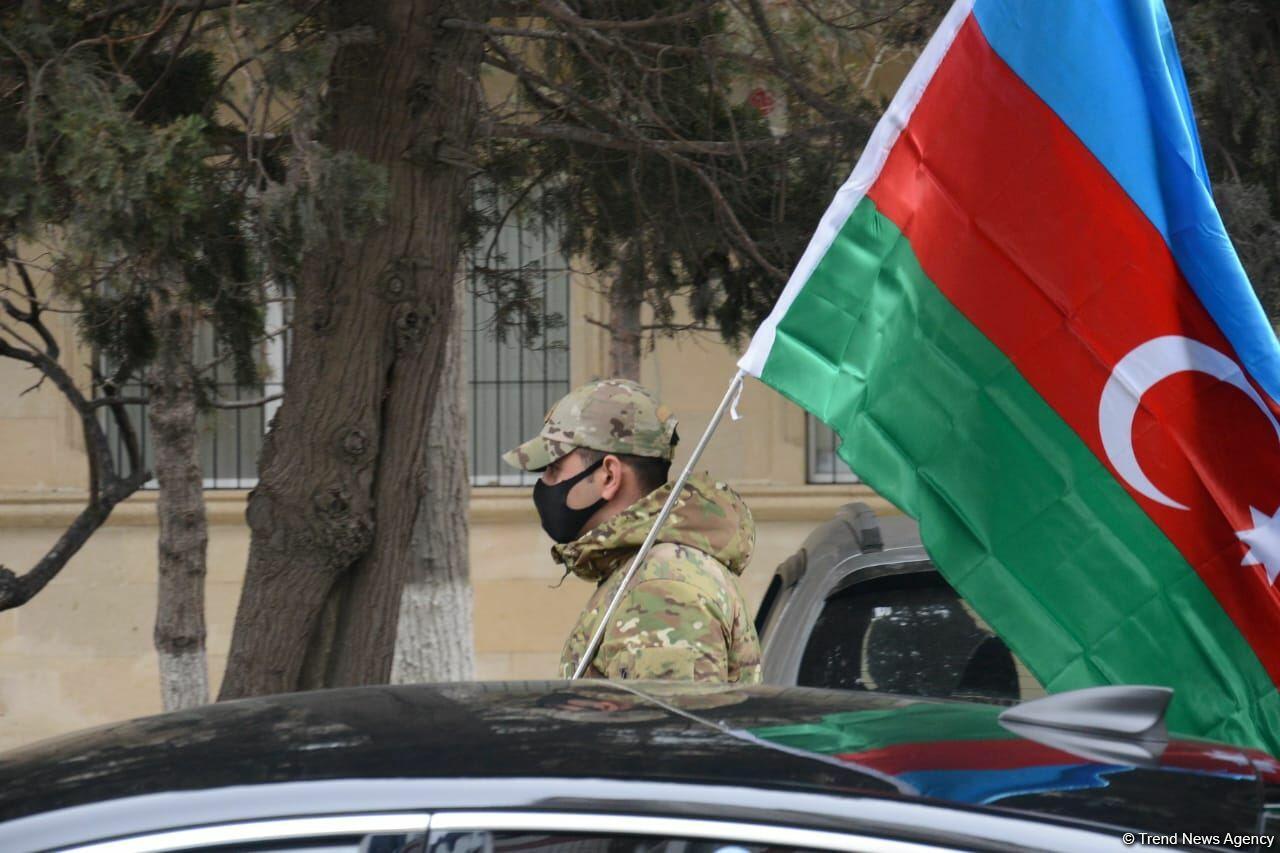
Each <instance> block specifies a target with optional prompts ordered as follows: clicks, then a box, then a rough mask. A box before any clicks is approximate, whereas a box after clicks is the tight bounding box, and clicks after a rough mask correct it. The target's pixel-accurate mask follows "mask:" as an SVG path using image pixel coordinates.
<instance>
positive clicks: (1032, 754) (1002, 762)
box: [836, 738, 1086, 776]
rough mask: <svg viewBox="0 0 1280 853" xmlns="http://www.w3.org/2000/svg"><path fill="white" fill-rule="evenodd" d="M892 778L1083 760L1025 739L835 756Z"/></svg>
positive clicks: (952, 742)
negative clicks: (919, 772)
mask: <svg viewBox="0 0 1280 853" xmlns="http://www.w3.org/2000/svg"><path fill="white" fill-rule="evenodd" d="M836 758H838V759H840V760H841V761H849V762H852V763H855V764H861V765H864V766H866V767H871V768H873V769H875V770H879V771H880V772H881V773H888V774H890V775H892V776H896V775H898V774H899V773H910V772H911V771H913V770H1015V769H1018V768H1022V767H1042V766H1056V765H1061V764H1081V763H1083V762H1084V761H1085V760H1086V759H1082V758H1080V757H1078V756H1075V755H1072V754H1070V753H1068V752H1063V751H1061V750H1058V749H1052V748H1050V747H1047V746H1041V745H1040V744H1038V743H1035V742H1033V741H1029V740H1018V739H1016V738H1001V739H999V740H935V741H927V742H922V743H902V744H897V745H895V746H886V747H883V748H881V749H869V750H866V751H865V752H846V753H841V754H839V755H837V756H836Z"/></svg>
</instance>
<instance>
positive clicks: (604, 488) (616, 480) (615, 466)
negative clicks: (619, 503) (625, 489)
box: [600, 455, 627, 501]
mask: <svg viewBox="0 0 1280 853" xmlns="http://www.w3.org/2000/svg"><path fill="white" fill-rule="evenodd" d="M626 467H627V466H626V465H624V464H622V460H621V459H619V458H618V457H616V456H612V455H610V456H606V457H605V458H604V461H603V462H602V463H601V465H600V471H601V473H602V474H603V475H604V476H603V477H602V478H601V485H600V497H602V498H604V499H605V500H607V501H611V500H613V498H614V496H615V495H617V494H618V492H620V491H622V479H623V476H624V471H625V469H626Z"/></svg>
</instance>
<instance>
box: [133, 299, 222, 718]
mask: <svg viewBox="0 0 1280 853" xmlns="http://www.w3.org/2000/svg"><path fill="white" fill-rule="evenodd" d="M157 291H158V292H157V293H156V294H155V295H154V296H153V297H152V312H153V315H154V318H155V321H156V322H155V328H156V330H157V336H156V337H157V348H156V359H155V362H154V363H153V364H152V366H151V367H150V369H149V370H148V374H147V385H148V388H149V391H150V397H151V404H150V406H149V407H148V412H149V417H150V419H151V432H152V437H153V442H154V447H155V476H156V480H157V481H158V482H159V484H160V492H159V494H158V495H157V499H156V516H157V517H158V520H159V523H160V537H159V541H158V550H159V568H160V579H159V589H158V597H157V602H156V625H155V634H154V641H155V646H156V654H157V655H158V656H159V659H160V695H161V698H162V699H163V701H164V709H165V710H166V711H176V710H180V709H183V708H192V707H195V706H196V705H203V704H204V703H206V702H208V701H209V671H208V664H207V662H206V659H205V623H204V581H205V556H206V551H207V548H208V544H209V532H208V523H207V518H206V516H205V507H204V491H203V483H202V482H201V476H200V459H199V456H198V455H197V450H196V428H197V424H196V386H195V377H194V369H193V368H192V362H193V359H194V356H195V352H194V345H195V340H194V332H195V330H194V326H193V320H192V309H191V308H190V307H188V306H184V305H183V304H182V303H181V302H180V301H179V297H178V293H177V292H176V289H174V288H158V289H157Z"/></svg>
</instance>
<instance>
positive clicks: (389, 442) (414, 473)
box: [220, 0, 480, 699]
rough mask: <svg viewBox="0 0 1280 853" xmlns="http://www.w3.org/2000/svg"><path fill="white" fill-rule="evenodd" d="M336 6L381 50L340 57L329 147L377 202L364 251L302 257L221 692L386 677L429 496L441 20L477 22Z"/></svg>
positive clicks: (421, 6)
mask: <svg viewBox="0 0 1280 853" xmlns="http://www.w3.org/2000/svg"><path fill="white" fill-rule="evenodd" d="M342 8H343V9H344V10H345V11H346V12H347V13H348V17H349V18H354V17H355V16H356V15H357V14H358V15H359V21H362V22H365V23H367V24H368V25H370V26H372V27H373V29H374V30H375V32H376V33H377V34H378V35H379V42H378V43H377V44H375V45H367V44H365V45H345V46H343V47H342V48H341V49H340V50H339V53H338V56H337V57H336V59H335V64H334V68H333V72H332V75H331V87H330V93H329V99H328V107H329V115H330V118H329V120H328V123H327V128H328V133H327V138H326V139H325V142H326V143H327V144H328V145H329V147H330V148H331V149H332V150H335V151H351V152H354V153H355V154H357V155H359V156H360V157H362V158H364V159H365V160H367V161H369V162H372V163H375V164H379V165H382V166H384V167H386V169H387V172H388V178H389V188H390V198H389V204H388V208H387V212H386V218H385V221H384V222H383V223H381V224H379V225H377V226H375V227H373V228H371V229H369V230H368V231H367V232H366V233H365V234H364V236H363V237H362V238H361V239H360V240H358V241H355V242H352V243H346V244H339V245H330V246H329V247H327V248H326V250H325V251H317V252H312V253H310V254H309V255H308V256H307V257H306V259H305V260H304V263H303V269H302V273H301V276H300V281H299V287H298V292H297V294H296V300H297V301H296V303H295V308H296V314H295V316H296V317H297V320H296V323H295V328H294V339H293V354H292V355H293V357H292V358H291V360H290V364H289V369H288V373H287V375H286V377H285V387H286V388H287V389H288V392H287V393H286V395H285V398H284V401H283V403H282V405H281V407H280V410H279V412H278V413H277V415H276V418H275V421H274V425H273V427H272V429H271V432H270V433H269V435H268V437H267V440H266V442H265V446H264V448H263V451H262V458H261V462H260V465H259V483H258V486H257V488H255V489H254V490H253V492H252V493H251V495H250V498H249V506H248V510H247V512H246V516H247V519H248V522H249V526H250V529H251V540H250V547H249V564H248V568H247V571H246V575H245V583H244V588H243V591H242V593H241V598H240V607H239V610H238V612H237V614H236V624H235V628H234V632H233V635H232V641H231V652H230V655H229V658H228V661H227V675H226V677H225V679H224V681H223V688H222V691H221V695H220V698H223V699H228V698H235V697H240V696H250V695H259V694H265V693H276V692H281V691H288V690H296V689H299V688H303V687H311V686H327V685H343V684H361V683H385V682H386V681H387V680H388V678H389V676H390V674H391V662H392V655H393V652H394V648H395V637H396V618H397V614H398V612H399V607H400V593H401V589H402V587H403V585H404V582H405V577H406V574H407V571H408V566H409V563H410V561H409V559H408V555H409V554H410V553H411V543H412V539H413V531H414V522H415V519H416V516H417V512H418V506H419V504H420V502H421V498H422V495H423V493H424V482H423V476H422V472H423V465H424V461H425V450H426V438H427V433H428V429H429V418H430V414H431V408H432V402H433V400H434V398H435V395H436V389H437V387H438V386H439V380H440V373H441V367H442V364H443V361H444V353H445V347H446V344H447V338H448V334H449V331H450V330H449V322H448V318H449V317H451V316H452V312H453V310H454V302H455V294H454V291H455V281H454V273H455V268H456V265H457V249H458V242H459V241H458V230H459V225H460V221H461V218H462V214H463V212H464V205H465V199H466V197H467V194H466V191H465V189H466V180H467V172H466V171H465V170H464V169H461V168H458V167H457V165H447V164H446V162H445V161H446V160H448V161H450V162H452V163H454V164H456V163H457V162H458V159H459V152H465V151H467V150H468V149H469V148H470V145H471V141H472V134H473V132H474V127H475V121H476V110H477V96H478V91H477V83H476V81H477V77H478V66H479V60H480V41H479V38H478V37H477V35H476V34H475V33H473V32H468V31H461V30H445V29H442V28H440V27H439V26H438V23H439V21H440V20H442V19H444V18H448V17H466V16H468V15H470V14H473V11H472V9H471V7H470V6H469V4H465V3H461V2H443V1H442V0H378V2H359V3H358V2H354V0H352V2H348V3H346V4H343V7H342ZM357 22H358V21H356V20H349V21H344V22H343V23H357ZM461 511H463V508H462V507H457V508H454V510H453V512H454V513H458V512H461ZM322 614H324V616H325V618H323V619H322V618H321V616H322Z"/></svg>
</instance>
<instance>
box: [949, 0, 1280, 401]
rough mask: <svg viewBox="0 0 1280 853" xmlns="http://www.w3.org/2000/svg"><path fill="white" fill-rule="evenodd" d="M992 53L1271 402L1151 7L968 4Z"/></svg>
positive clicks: (1258, 347)
mask: <svg viewBox="0 0 1280 853" xmlns="http://www.w3.org/2000/svg"><path fill="white" fill-rule="evenodd" d="M973 13H974V16H975V17H976V18H977V21H978V25H979V26H980V27H981V28H982V32H983V34H984V35H985V36H986V38H987V41H988V42H989V43H990V45H991V47H992V49H993V50H994V51H995V52H996V54H997V55H999V56H1000V58H1001V59H1003V60H1004V61H1005V62H1006V63H1007V64H1008V65H1009V66H1010V67H1011V68H1012V69H1013V70H1014V72H1015V73H1016V74H1017V75H1018V76H1019V77H1021V78H1022V80H1023V81H1024V82H1025V83H1026V84H1027V85H1028V86H1029V87H1030V88H1031V89H1032V90H1033V91H1034V92H1036V94H1038V95H1039V96H1040V98H1041V99H1042V100H1044V102H1045V103H1046V104H1048V106H1049V107H1050V109H1052V110H1053V111H1054V112H1055V113H1057V114H1058V116H1059V117H1060V118H1061V119H1062V120H1063V122H1065V123H1066V125H1067V126H1068V127H1069V128H1071V130H1072V132H1074V133H1075V134H1076V136H1078V137H1079V138H1080V140H1081V141H1082V142H1083V143H1084V144H1085V145H1086V146H1088V148H1089V150H1090V151H1092V152H1093V154H1094V156H1096V157H1097V158H1098V160H1099V161H1101V163H1102V164H1103V166H1105V167H1106V168H1107V170H1108V171H1109V172H1110V173H1111V174H1112V175H1113V176H1114V177H1115V178H1116V180H1117V181H1118V182H1119V183H1120V185H1121V186H1122V187H1123V188H1124V189H1125V191H1126V192H1127V193H1128V195H1129V197H1130V198H1132V199H1133V200H1134V202H1135V203H1136V204H1137V205H1138V206H1139V207H1140V208H1141V209H1142V211H1143V212H1144V213H1145V214H1146V216H1147V218H1148V219H1149V220H1150V221H1151V223H1152V224H1153V225H1154V226H1155V227H1156V228H1157V229H1158V230H1159V231H1160V233H1161V234H1163V235H1164V238H1165V242H1166V243H1167V244H1168V245H1169V248H1170V250H1171V251H1172V253H1173V257H1174V259H1175V260H1176V261H1177V263H1178V266H1179V267H1180V268H1181V270H1182V273H1183V275H1184V276H1186V278H1187V281H1188V282H1189V283H1190V285H1191V287H1192V289H1193V290H1194V291H1195V293H1196V295H1197V296H1198V297H1199V298H1200V302H1201V303H1202V304H1203V305H1204V307H1205V309H1206V310H1207V311H1208V312H1209V314H1210V315H1211V316H1212V317H1213V319H1214V321H1215V322H1216V323H1217V324H1218V326H1219V327H1220V328H1221V329H1222V331H1223V333H1224V334H1225V335H1226V337H1227V339H1228V340H1229V341H1230V342H1231V344H1232V346H1233V347H1234V348H1235V350H1236V352H1237V353H1238V354H1239V356H1240V358H1241V360H1242V361H1243V362H1244V367H1245V369H1246V370H1247V371H1248V372H1249V373H1250V374H1251V375H1252V376H1253V378H1254V379H1255V380H1256V381H1257V382H1258V384H1259V385H1261V386H1262V389H1263V390H1264V391H1265V392H1266V393H1267V394H1268V395H1269V396H1270V397H1271V398H1272V399H1273V400H1276V401H1280V344H1277V342H1276V335H1275V332H1274V331H1273V330H1272V328H1271V324H1270V323H1269V322H1268V321H1267V317H1266V315H1265V314H1264V313H1263V310H1262V306H1261V305H1260V304H1259V303H1258V299H1257V297H1256V296H1255V295H1254V292H1253V288H1251V287H1250V286H1249V279H1248V277H1247V276H1246V274H1245V271H1244V268H1243V267H1242V266H1241V265H1240V260H1239V258H1238V257H1237V256H1236V253H1235V249H1234V248H1233V247H1232V245H1231V241H1230V239H1229V238H1228V237H1227V232H1226V229H1225V228H1223V225H1222V219H1221V217H1219V215H1218V210H1217V208H1216V207H1215V206H1214V203H1213V196H1212V193H1211V190H1210V187H1209V178H1208V173H1207V171H1206V169H1205V165H1204V156H1203V154H1202V153H1201V149H1200V140H1199V136H1198V134H1197V133H1196V129H1195V118H1194V116H1193V115H1192V111H1191V100H1190V97H1189V95H1188V94H1187V85H1186V80H1185V79H1184V77H1183V75H1182V65H1181V63H1180V62H1179V59H1178V50H1177V46H1176V45H1175V43H1174V40H1173V31H1172V27H1171V26H1170V24H1169V18H1168V15H1167V14H1166V13H1165V9H1164V5H1163V3H1162V2H1160V0H1071V2H1057V1H1056V0H1054V2H1046V0H977V3H976V4H975V5H974V12H973Z"/></svg>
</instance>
